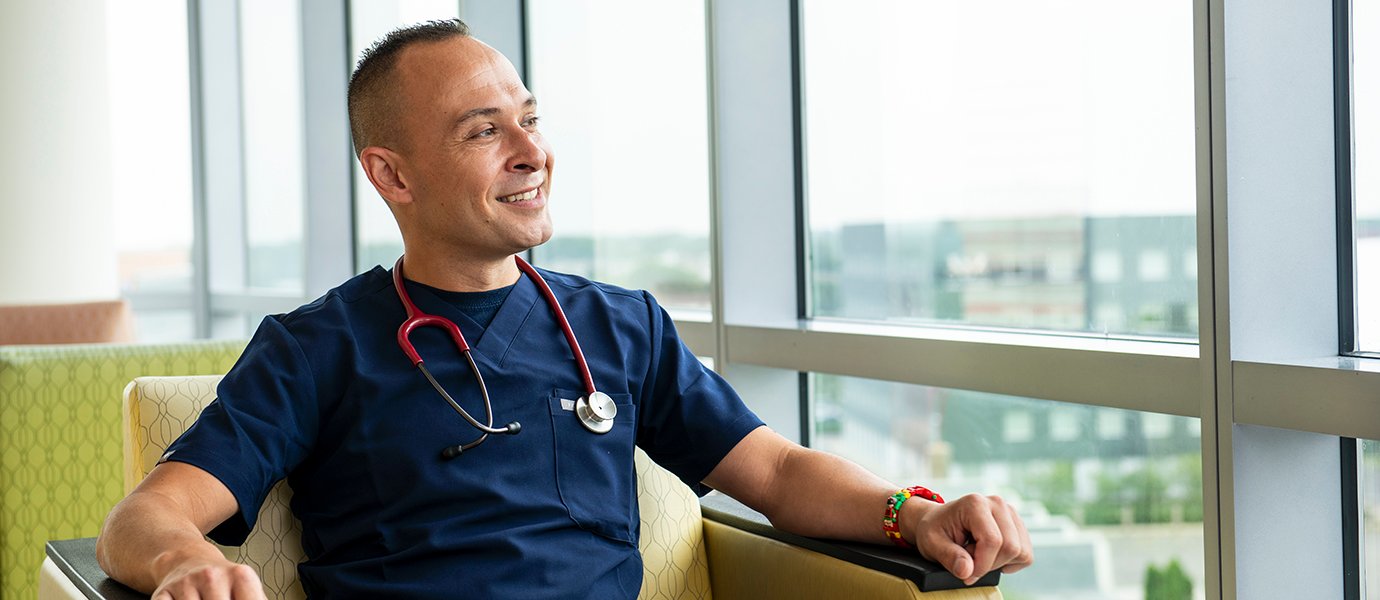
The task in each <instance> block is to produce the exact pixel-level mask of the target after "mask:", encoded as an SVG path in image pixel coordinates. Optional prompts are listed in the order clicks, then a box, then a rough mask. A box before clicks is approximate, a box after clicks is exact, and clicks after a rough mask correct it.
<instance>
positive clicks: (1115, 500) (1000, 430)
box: [811, 374, 1204, 599]
mask: <svg viewBox="0 0 1380 600" xmlns="http://www.w3.org/2000/svg"><path fill="white" fill-rule="evenodd" d="M811 390H812V394H811V398H812V403H813V407H814V409H815V411H816V420H815V432H814V438H813V439H814V444H813V445H814V446H815V447H816V448H820V449H823V450H827V451H829V452H835V453H838V454H841V455H843V456H846V457H848V458H850V459H852V460H854V461H857V462H858V463H860V464H862V465H863V466H864V467H867V468H868V469H870V470H872V471H873V472H875V473H877V474H879V475H881V476H882V477H885V478H887V479H888V480H891V481H892V482H894V483H896V484H897V485H909V484H914V483H920V484H923V485H926V486H929V487H932V488H934V489H936V490H938V491H939V492H940V493H941V494H945V495H949V496H954V497H957V496H960V495H962V494H966V493H970V492H979V493H993V492H998V493H1001V494H1003V497H1005V498H1006V499H1007V500H1009V501H1012V502H1014V503H1016V504H1017V505H1018V508H1019V510H1020V511H1021V514H1022V519H1024V520H1025V522H1026V525H1027V526H1028V528H1029V529H1030V531H1031V541H1032V542H1033V543H1034V544H1035V552H1036V556H1037V557H1038V560H1037V561H1036V563H1035V566H1033V567H1031V568H1030V569H1027V570H1026V571H1023V572H1021V573H1020V574H1018V575H1015V576H1011V577H1009V578H1005V579H1003V580H1002V591H1003V592H1004V593H1005V594H1007V595H1008V596H1009V597H1018V598H1036V599H1039V598H1050V599H1062V598H1069V597H1077V598H1083V597H1087V598H1121V597H1129V598H1136V597H1141V593H1143V590H1145V589H1146V588H1145V586H1146V583H1145V577H1146V576H1147V575H1146V573H1147V572H1148V571H1149V570H1150V569H1155V570H1157V571H1165V570H1169V569H1171V568H1172V567H1171V566H1170V565H1172V564H1177V565H1178V567H1177V570H1179V571H1180V573H1182V574H1183V575H1186V576H1187V577H1188V579H1190V580H1191V582H1192V585H1193V586H1194V587H1195V588H1196V589H1199V590H1201V589H1202V586H1203V582H1204V580H1203V560H1202V548H1203V530H1202V520H1203V513H1202V509H1203V498H1202V467H1201V462H1202V459H1201V456H1202V454H1201V447H1200V441H1199V438H1198V437H1197V436H1196V435H1191V434H1190V433H1189V430H1190V429H1196V428H1197V427H1198V420H1197V419H1191V418H1187V417H1175V416H1169V415H1162V414H1155V413H1138V412H1134V411H1125V410H1118V409H1112V408H1095V407H1086V406H1076V405H1069V404H1061V403H1058V402H1049V401H1044V400H1033V399H1028V398H1017V397H1012V396H999V395H995V394H984V393H978V392H967V391H962V390H954V389H945V388H937V387H928V386H919V385H905V384H898V383H889V382H884V381H877V380H871V379H860V378H853V377H841V376H833V375H819V374H816V375H813V376H812V378H811ZM1128 418H1129V419H1136V418H1139V419H1140V420H1141V422H1142V423H1144V426H1143V429H1142V430H1138V431H1135V432H1134V433H1132V432H1128V431H1125V430H1124V429H1123V428H1122V427H1123V426H1124V425H1123V424H1124V423H1125V421H1126V419H1128ZM1044 422H1049V423H1051V426H1050V427H1049V428H1048V430H1046V429H1045V428H1044V427H1043V426H1041V425H1040V424H1041V423H1044ZM1080 422H1087V423H1093V422H1096V423H1097V427H1096V431H1094V430H1093V429H1092V428H1084V427H1080V426H1079V425H1077V424H1076V423H1080Z"/></svg>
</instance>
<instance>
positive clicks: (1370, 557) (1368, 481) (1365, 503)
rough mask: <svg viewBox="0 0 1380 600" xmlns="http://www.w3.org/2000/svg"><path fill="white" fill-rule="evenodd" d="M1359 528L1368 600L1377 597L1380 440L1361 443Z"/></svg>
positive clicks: (1379, 582)
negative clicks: (1361, 536)
mask: <svg viewBox="0 0 1380 600" xmlns="http://www.w3.org/2000/svg"><path fill="white" fill-rule="evenodd" d="M1361 526H1362V531H1363V532H1364V536H1365V539H1364V540H1363V541H1362V544H1363V547H1362V550H1361V552H1362V556H1364V557H1365V560H1366V564H1365V565H1364V568H1363V569H1362V570H1363V571H1365V573H1366V575H1365V578H1366V580H1365V582H1364V584H1365V588H1366V597H1367V598H1380V441H1376V440H1361Z"/></svg>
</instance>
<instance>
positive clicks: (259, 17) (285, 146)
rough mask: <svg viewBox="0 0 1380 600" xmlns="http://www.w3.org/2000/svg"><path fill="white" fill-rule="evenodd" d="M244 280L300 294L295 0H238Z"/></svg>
mask: <svg viewBox="0 0 1380 600" xmlns="http://www.w3.org/2000/svg"><path fill="white" fill-rule="evenodd" d="M240 69H241V79H240V85H241V86H242V87H241V101H242V102H243V106H242V109H243V111H244V194H245V198H244V209H245V225H246V227H245V237H246V238H247V239H246V242H247V244H248V248H247V250H248V254H247V256H246V259H247V262H246V267H247V269H248V272H247V279H248V281H246V282H245V283H246V285H247V287H248V288H251V289H255V290H263V291H283V292H288V293H298V294H300V293H302V287H303V283H302V281H303V280H302V269H303V265H304V261H305V258H304V257H303V255H302V226H303V217H304V211H305V204H304V202H303V196H304V193H305V189H306V188H305V185H306V184H305V176H304V168H305V167H304V165H303V154H304V146H303V122H302V36H301V6H300V0H289V1H282V0H240Z"/></svg>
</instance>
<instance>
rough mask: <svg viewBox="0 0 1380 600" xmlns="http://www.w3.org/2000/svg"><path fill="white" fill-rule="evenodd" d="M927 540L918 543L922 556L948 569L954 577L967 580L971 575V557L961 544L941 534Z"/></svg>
mask: <svg viewBox="0 0 1380 600" xmlns="http://www.w3.org/2000/svg"><path fill="white" fill-rule="evenodd" d="M917 541H918V540H917ZM927 542H928V543H922V544H921V545H920V547H921V554H922V555H923V556H925V557H926V558H928V559H930V560H932V561H934V562H937V563H939V564H940V565H942V566H943V567H944V568H945V569H948V570H949V572H950V573H953V574H954V577H957V578H959V579H962V580H964V581H967V580H968V578H970V577H972V576H973V557H972V555H971V554H969V552H968V550H967V549H965V548H964V547H963V546H960V545H958V544H957V543H955V542H953V541H952V540H949V539H948V538H946V537H942V536H941V537H937V538H933V539H929V540H927Z"/></svg>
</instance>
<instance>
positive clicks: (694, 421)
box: [637, 295, 763, 496]
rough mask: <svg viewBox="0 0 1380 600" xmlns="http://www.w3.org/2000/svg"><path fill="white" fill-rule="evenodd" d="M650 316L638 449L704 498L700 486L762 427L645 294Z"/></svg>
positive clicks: (730, 388) (653, 301)
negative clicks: (645, 392) (648, 358)
mask: <svg viewBox="0 0 1380 600" xmlns="http://www.w3.org/2000/svg"><path fill="white" fill-rule="evenodd" d="M647 303H648V306H649V310H650V313H651V323H652V327H651V334H652V345H653V346H652V353H651V354H652V357H651V359H652V362H651V366H650V371H651V372H650V375H649V379H650V381H651V386H650V389H651V392H650V394H649V396H648V397H647V398H645V399H644V400H643V403H642V406H641V407H640V408H639V410H640V411H641V412H640V416H639V417H638V421H639V422H638V435H637V445H638V446H640V447H641V448H642V449H643V450H645V451H646V452H647V455H648V456H650V457H651V458H652V460H654V461H656V463H657V464H658V465H661V466H662V467H664V468H665V469H666V470H668V471H671V472H672V473H675V474H676V476H677V477H679V478H680V480H681V481H683V482H685V484H686V485H688V486H690V489H692V490H695V493H697V494H699V495H701V496H703V495H704V494H707V493H709V491H710V488H709V487H708V486H706V485H704V484H703V483H701V482H702V481H703V479H704V478H705V477H707V476H708V475H709V473H710V471H713V470H714V467H717V466H718V465H719V461H721V460H723V458H724V456H726V455H727V454H728V452H729V451H730V450H732V449H733V447H734V446H736V445H738V442H739V441H742V439H743V438H744V437H745V436H747V434H748V433H750V432H752V430H754V429H756V428H758V427H760V426H762V424H763V423H762V420H761V419H760V418H758V417H757V415H756V414H754V413H753V412H752V410H750V409H749V408H748V407H747V405H746V404H744V403H743V400H742V398H741V397H739V396H738V393H737V392H736V391H734V390H733V387H732V386H730V385H729V384H728V382H727V381H724V379H723V378H722V377H719V374H718V373H715V372H713V371H711V370H709V369H708V368H707V367H705V366H704V364H703V363H701V362H700V360H699V359H698V358H696V357H695V355H694V353H693V352H691V351H690V349H689V348H687V347H686V346H685V344H684V343H683V342H682V341H681V339H680V336H678V335H677V334H676V329H675V323H674V322H673V321H672V320H671V316H670V315H668V314H667V313H666V311H665V310H664V309H662V308H661V307H660V306H659V305H657V304H656V301H655V300H653V299H652V298H651V296H650V295H648V296H647Z"/></svg>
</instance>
